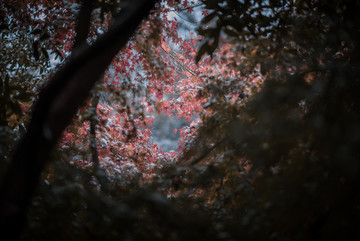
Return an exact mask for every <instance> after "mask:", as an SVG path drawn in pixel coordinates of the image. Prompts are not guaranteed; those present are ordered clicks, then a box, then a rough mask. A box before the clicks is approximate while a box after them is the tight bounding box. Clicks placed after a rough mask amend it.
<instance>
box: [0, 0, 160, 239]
mask: <svg viewBox="0 0 360 241" xmlns="http://www.w3.org/2000/svg"><path fill="white" fill-rule="evenodd" d="M154 4H155V0H137V1H131V2H130V3H129V4H128V5H127V6H126V8H123V9H122V10H121V14H120V15H119V17H118V18H117V19H116V20H115V21H114V25H113V27H112V28H111V29H110V30H109V31H108V32H107V33H106V34H104V35H103V36H102V37H101V38H99V40H98V41H96V43H95V44H93V45H92V46H90V47H88V46H86V45H85V44H81V45H80V46H79V47H78V48H76V49H75V52H73V54H72V57H71V59H70V61H69V62H68V63H67V64H66V65H64V67H63V68H62V69H60V70H59V71H58V72H57V73H56V74H55V75H54V77H53V78H52V79H51V80H50V82H49V84H48V85H47V86H46V87H45V88H44V89H43V90H42V91H41V93H40V94H39V99H38V102H37V104H36V106H35V108H34V111H33V114H32V119H31V122H30V125H29V127H28V132H27V133H26V135H25V136H24V138H23V139H22V141H21V142H20V143H19V145H18V147H17V149H16V151H15V153H14V157H13V160H12V162H11V164H10V166H9V169H8V171H7V173H6V175H5V177H4V180H3V182H2V184H1V187H0V231H1V234H2V237H9V240H16V239H19V235H20V233H21V230H22V228H23V225H24V220H25V213H26V208H27V206H28V204H29V202H30V200H31V197H32V195H33V192H34V189H35V187H36V184H37V182H38V179H39V177H40V174H41V171H42V169H43V167H44V165H45V163H46V161H47V160H48V158H49V155H50V152H51V150H52V149H53V148H54V146H55V145H56V143H57V141H58V140H59V138H60V136H61V133H62V132H63V130H64V129H65V128H66V126H67V125H68V124H69V123H70V121H71V119H72V118H73V116H74V115H75V114H76V112H77V110H78V108H79V107H80V105H81V104H82V103H83V102H84V101H85V100H86V98H87V97H88V95H89V93H90V90H91V88H92V87H93V86H94V85H95V83H96V81H97V80H98V79H99V78H100V77H101V75H102V74H103V72H104V71H105V70H106V68H107V67H108V65H109V64H110V63H111V60H112V59H113V57H114V56H115V55H116V54H117V53H118V52H119V50H120V49H121V48H122V47H123V46H124V45H125V44H126V43H127V41H128V40H129V38H130V37H131V35H132V34H133V32H134V31H135V29H136V27H137V26H138V25H139V24H140V22H141V21H142V19H143V18H144V17H145V16H146V15H147V14H148V13H149V11H150V10H151V8H152V7H153V6H154Z"/></svg>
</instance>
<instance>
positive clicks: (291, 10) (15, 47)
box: [0, 0, 360, 240]
mask: <svg viewBox="0 0 360 241" xmlns="http://www.w3.org/2000/svg"><path fill="white" fill-rule="evenodd" d="M201 2H202V4H203V5H204V9H206V10H207V11H208V12H209V14H208V15H206V16H204V17H203V19H202V23H201V25H200V27H199V28H198V33H199V34H200V35H202V36H203V37H204V39H203V41H202V44H201V45H200V47H199V50H198V60H199V59H200V58H201V57H202V56H203V55H205V54H210V55H211V54H212V53H213V52H214V51H216V50H217V48H218V46H219V47H221V43H223V42H228V43H231V46H232V50H233V51H234V52H235V53H236V55H235V56H234V59H230V60H229V64H230V63H231V64H232V65H235V66H236V67H237V68H238V69H239V71H240V72H241V76H243V77H245V78H246V77H247V76H255V75H256V76H259V75H261V76H262V78H263V80H264V81H263V83H261V85H260V86H258V87H257V88H258V90H257V93H256V94H254V95H251V96H250V97H249V96H248V95H247V93H245V90H243V89H241V88H240V87H239V86H238V82H239V81H241V80H240V79H239V80H235V81H231V82H224V81H221V79H216V78H214V79H209V80H208V82H209V83H210V84H209V85H207V86H208V88H207V89H205V91H204V95H207V96H208V97H209V99H210V100H216V101H214V102H212V105H211V106H209V107H208V108H209V109H210V110H211V114H210V115H206V116H205V115H204V116H203V117H202V119H203V120H202V121H203V124H202V125H201V126H200V128H199V130H198V136H197V138H196V139H195V140H193V142H191V144H190V145H189V146H188V148H187V150H188V151H187V152H186V153H184V155H183V156H182V157H181V160H179V161H178V162H169V163H164V165H163V167H162V168H161V169H160V170H159V171H158V173H157V174H156V175H155V178H154V180H153V181H152V182H149V183H146V184H144V183H142V181H141V180H140V179H138V178H136V177H134V178H132V179H131V182H129V184H128V185H126V186H124V185H122V184H121V183H122V182H121V180H120V179H121V177H118V178H119V180H118V181H117V180H116V177H114V179H113V180H111V181H110V180H108V181H107V183H106V185H107V190H106V191H104V190H101V189H100V188H99V185H98V183H97V181H96V180H95V177H94V175H93V170H92V168H91V167H88V168H81V167H77V166H74V165H71V164H69V163H67V162H66V161H61V160H62V159H63V156H64V155H65V156H66V155H67V154H66V153H64V151H63V150H57V151H56V152H55V153H54V155H53V161H52V162H51V163H52V164H50V165H49V166H48V167H47V169H46V170H45V171H44V173H43V179H42V180H41V183H40V184H39V187H38V190H37V193H36V195H35V197H34V198H33V201H32V204H31V206H30V207H29V215H28V222H27V227H26V229H25V231H24V233H23V236H22V237H23V239H24V240H64V239H69V240H100V239H101V240H115V239H117V240H360V193H359V190H360V185H359V184H360V175H359V174H360V173H359V171H360V165H359V164H360V163H359V158H360V151H359V150H360V149H359V144H360V121H359V118H360V115H359V114H360V109H359V104H360V101H359V98H360V97H359V96H360V95H359V90H360V49H359V43H360V26H359V25H360V15H359V10H360V1H356V0H355V1H354V0H348V1H346V0H343V1H338V0H336V1H335V0H333V1H331V0H330V1H317V0H297V1H295V0H293V1H281V0H268V1H256V0H251V1H250V0H244V1H237V0H223V1H217V0H203V1H201ZM9 28H10V30H9V31H10V32H11V34H10V35H11V37H9V35H7V32H6V31H7V30H3V29H2V30H1V32H0V36H1V38H2V39H1V41H0V44H1V51H2V53H1V56H2V57H1V85H0V88H1V89H0V91H1V97H0V98H1V99H0V100H1V113H0V118H1V119H0V121H1V132H0V133H1V134H0V135H1V143H0V148H1V149H0V151H1V167H2V170H4V166H5V164H4V163H6V162H7V161H8V159H9V153H10V152H11V150H12V147H13V145H14V143H15V141H16V140H17V139H18V136H19V135H20V133H21V130H22V128H24V127H23V126H24V125H23V124H24V123H26V121H27V118H28V117H26V115H24V114H23V112H22V111H21V104H24V105H31V103H32V101H33V98H34V97H33V96H34V92H32V91H33V90H34V89H36V88H34V87H33V86H34V85H38V84H41V81H40V80H39V79H42V78H41V77H40V76H41V74H42V73H45V72H46V73H47V71H48V69H49V68H48V66H47V65H44V63H49V62H48V59H47V57H46V54H40V55H39V56H38V58H36V54H35V53H34V52H31V47H24V46H29V45H31V42H32V41H31V40H32V37H33V35H32V34H29V33H26V32H23V31H22V30H21V29H17V28H15V27H9ZM15 35H18V37H16V38H15ZM9 38H13V40H11V41H12V44H7V41H10V40H9ZM21 46H23V47H21ZM12 62H14V66H12V65H11V63H12ZM9 66H10V67H9ZM22 66H26V69H27V70H25V68H22ZM30 68H35V69H36V71H39V72H38V74H36V75H34V74H32V73H30V72H29V70H28V69H30ZM41 69H43V70H41ZM16 71H19V73H18V72H16ZM34 71H35V70H34ZM15 72H16V74H15ZM47 74H49V73H47ZM232 88H235V89H236V88H237V89H238V91H239V92H241V91H243V92H244V93H243V96H244V103H242V104H239V103H232V102H229V101H227V98H225V97H224V96H225V95H226V94H227V93H225V92H224V91H222V90H228V89H232ZM239 88H240V89H239ZM215 90H216V91H215Z"/></svg>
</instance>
